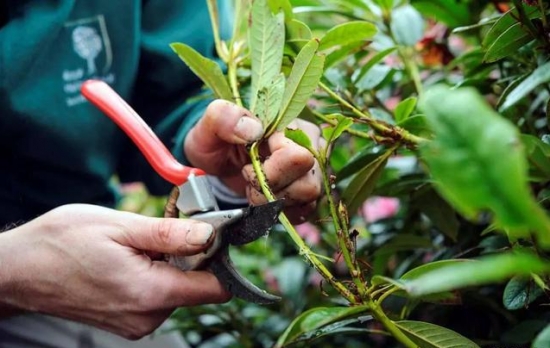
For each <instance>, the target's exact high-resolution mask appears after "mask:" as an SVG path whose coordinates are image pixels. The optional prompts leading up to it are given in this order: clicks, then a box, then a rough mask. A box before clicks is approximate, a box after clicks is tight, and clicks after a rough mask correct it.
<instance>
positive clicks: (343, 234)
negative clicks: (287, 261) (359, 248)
mask: <svg viewBox="0 0 550 348" xmlns="http://www.w3.org/2000/svg"><path fill="white" fill-rule="evenodd" d="M316 155H317V156H315V157H316V159H317V161H318V162H319V166H320V167H321V173H322V177H323V186H324V189H325V192H326V193H327V201H328V205H329V209H330V215H331V216H332V223H333V225H334V229H335V231H337V233H338V247H339V248H340V251H341V252H342V256H344V261H345V263H346V266H347V267H348V270H349V273H350V275H351V279H353V283H354V284H355V286H356V288H357V291H358V294H359V295H360V297H361V299H363V296H365V294H366V293H367V286H366V284H365V281H364V279H363V273H362V272H361V269H360V268H359V265H358V264H357V260H355V258H354V257H352V254H351V251H350V249H351V248H350V245H351V244H352V242H351V239H350V236H349V230H348V226H347V223H346V222H345V221H341V218H340V214H338V210H337V208H336V204H335V202H334V198H333V197H332V194H331V193H332V189H331V183H330V180H329V177H328V175H327V172H326V170H324V168H326V159H325V158H320V157H319V156H318V154H316Z"/></svg>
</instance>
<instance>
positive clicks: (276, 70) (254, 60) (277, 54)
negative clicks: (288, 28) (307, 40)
mask: <svg viewBox="0 0 550 348" xmlns="http://www.w3.org/2000/svg"><path fill="white" fill-rule="evenodd" d="M284 28H285V27H284V14H283V13H282V12H280V13H278V14H277V15H276V16H274V15H273V13H272V12H271V10H270V9H269V6H268V4H267V0H254V1H253V3H252V12H251V19H250V28H249V31H248V41H249V45H250V59H251V66H252V82H251V84H252V86H251V100H250V110H251V111H252V112H253V113H255V112H256V101H257V99H256V98H257V97H258V92H259V91H260V90H261V89H262V88H265V87H266V86H268V85H270V84H273V82H274V81H276V80H277V79H278V76H279V74H280V72H281V66H282V62H283V49H284V45H285V29H284Z"/></svg>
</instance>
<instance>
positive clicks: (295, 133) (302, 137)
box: [285, 128, 315, 153]
mask: <svg viewBox="0 0 550 348" xmlns="http://www.w3.org/2000/svg"><path fill="white" fill-rule="evenodd" d="M285 137H287V138H288V139H290V140H292V141H293V142H295V143H296V144H298V145H300V146H302V147H305V148H306V149H308V150H309V152H311V153H315V149H314V148H313V145H312V144H311V139H310V138H309V137H308V136H307V134H306V133H305V132H304V131H303V130H301V129H290V128H286V129H285Z"/></svg>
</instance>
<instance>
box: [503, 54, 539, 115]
mask: <svg viewBox="0 0 550 348" xmlns="http://www.w3.org/2000/svg"><path fill="white" fill-rule="evenodd" d="M549 81H550V62H546V63H545V64H543V65H541V66H539V67H538V68H537V69H535V70H534V71H533V72H532V73H531V74H530V75H529V76H528V77H527V78H526V79H525V80H523V81H521V83H520V84H519V85H517V87H516V88H514V89H513V90H512V91H511V92H510V93H509V94H508V96H506V99H505V100H504V102H503V103H502V106H501V107H500V110H506V109H508V108H509V107H511V106H512V105H514V104H516V103H517V102H518V101H520V100H521V99H523V98H524V97H526V96H527V95H528V94H529V93H531V92H532V91H533V90H535V88H537V87H538V86H540V85H542V84H545V83H548V82H549Z"/></svg>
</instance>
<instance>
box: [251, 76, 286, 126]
mask: <svg viewBox="0 0 550 348" xmlns="http://www.w3.org/2000/svg"><path fill="white" fill-rule="evenodd" d="M284 90H285V76H284V75H283V74H282V73H281V74H280V75H278V76H277V78H276V79H275V80H274V81H272V82H271V83H270V84H268V85H266V86H262V88H260V89H259V90H258V92H257V93H258V94H257V98H256V105H255V109H254V111H253V112H254V114H255V115H256V116H257V117H258V118H259V119H260V120H261V121H262V123H263V125H264V129H265V128H266V127H267V126H269V125H270V124H271V123H272V122H273V121H275V119H276V118H277V114H278V113H279V108H280V107H281V101H282V100H283V93H284Z"/></svg>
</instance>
